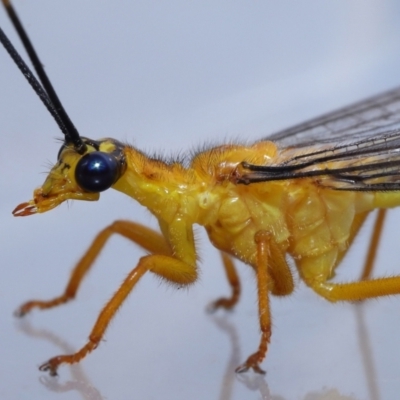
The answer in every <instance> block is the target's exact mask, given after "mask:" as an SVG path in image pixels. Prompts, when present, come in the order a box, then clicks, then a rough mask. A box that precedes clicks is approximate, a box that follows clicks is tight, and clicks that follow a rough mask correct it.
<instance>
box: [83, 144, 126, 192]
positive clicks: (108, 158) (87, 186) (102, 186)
mask: <svg viewBox="0 0 400 400" xmlns="http://www.w3.org/2000/svg"><path fill="white" fill-rule="evenodd" d="M118 173H119V168H118V162H117V160H116V159H115V158H114V157H113V156H112V155H111V154H107V153H103V152H101V151H93V152H92V153H88V154H85V155H84V156H83V157H82V158H81V159H80V160H79V162H78V164H77V165H76V169H75V179H76V182H77V183H78V185H79V186H80V187H81V188H82V189H84V190H86V191H87V192H103V191H104V190H107V189H108V188H109V187H111V185H112V184H113V183H114V182H115V181H116V179H117V177H118Z"/></svg>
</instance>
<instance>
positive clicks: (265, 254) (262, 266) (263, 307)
mask: <svg viewBox="0 0 400 400" xmlns="http://www.w3.org/2000/svg"><path fill="white" fill-rule="evenodd" d="M254 239H255V242H256V245H257V261H256V262H257V265H256V273H257V295H258V317H259V321H260V328H261V340H260V344H259V346H258V350H257V351H256V352H255V353H254V354H252V355H251V356H250V357H249V358H248V359H247V360H246V362H245V363H244V364H242V365H241V366H239V367H238V368H237V369H236V372H245V371H247V370H248V369H249V368H252V369H253V370H254V371H255V372H258V373H260V374H265V372H264V371H263V370H262V369H261V368H260V365H259V364H260V363H261V362H262V361H263V360H264V358H265V355H266V353H267V348H268V343H269V341H270V338H271V313H270V307H269V293H268V281H269V276H268V262H269V258H270V255H271V254H270V248H271V246H270V243H271V236H270V234H269V233H267V232H265V231H259V232H257V233H256V234H255V237H254Z"/></svg>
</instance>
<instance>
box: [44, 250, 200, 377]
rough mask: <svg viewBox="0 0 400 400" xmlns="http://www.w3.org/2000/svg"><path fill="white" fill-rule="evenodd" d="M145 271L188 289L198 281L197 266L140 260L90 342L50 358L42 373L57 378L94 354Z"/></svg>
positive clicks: (162, 258)
mask: <svg viewBox="0 0 400 400" xmlns="http://www.w3.org/2000/svg"><path fill="white" fill-rule="evenodd" d="M148 271H150V272H153V273H154V274H156V275H158V276H160V277H161V278H164V279H166V280H167V281H169V282H171V283H176V284H178V285H180V286H183V285H189V284H191V283H193V282H195V280H196V279H197V271H196V266H193V265H190V264H187V263H185V262H183V261H180V260H178V259H176V258H173V257H172V256H166V255H149V256H145V257H142V258H141V259H140V260H139V263H138V265H137V266H136V268H134V269H133V270H132V271H131V272H130V273H129V275H128V276H127V278H126V279H125V280H124V282H123V283H122V285H121V286H120V288H119V289H118V290H117V292H116V293H115V294H114V296H113V297H112V298H111V300H109V302H108V303H107V304H106V305H105V306H104V308H103V310H102V311H101V312H100V315H99V316H98V318H97V321H96V323H95V325H94V327H93V329H92V332H91V333H90V335H89V341H88V342H87V343H86V344H85V345H84V346H83V347H82V348H81V349H80V350H79V351H77V352H76V353H74V354H70V355H61V356H57V357H53V358H51V359H50V360H49V361H47V362H46V363H44V364H43V365H41V366H40V367H39V369H40V370H41V371H49V372H50V375H57V368H58V367H59V366H60V364H63V363H66V364H73V363H76V362H79V361H80V360H81V359H82V358H84V357H85V356H86V355H87V354H88V353H90V352H91V351H92V350H94V349H95V348H96V347H97V346H98V345H99V343H100V341H101V339H102V337H103V335H104V332H105V331H106V329H107V327H108V325H109V323H110V321H111V320H112V318H113V317H114V315H115V313H116V312H117V311H118V309H119V307H120V306H121V305H122V303H123V302H124V301H125V299H126V298H127V297H128V295H129V293H130V292H131V290H132V289H133V288H134V286H135V285H136V283H137V282H138V281H139V279H140V278H141V277H142V276H143V275H144V274H145V273H146V272H148Z"/></svg>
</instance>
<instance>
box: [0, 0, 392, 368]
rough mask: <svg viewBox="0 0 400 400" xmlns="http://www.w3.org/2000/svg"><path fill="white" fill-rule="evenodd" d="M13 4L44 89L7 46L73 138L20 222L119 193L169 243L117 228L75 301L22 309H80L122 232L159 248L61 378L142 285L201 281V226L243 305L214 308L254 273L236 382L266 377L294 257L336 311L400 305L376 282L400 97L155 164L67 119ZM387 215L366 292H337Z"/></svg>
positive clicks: (72, 287)
mask: <svg viewBox="0 0 400 400" xmlns="http://www.w3.org/2000/svg"><path fill="white" fill-rule="evenodd" d="M2 2H3V5H4V6H5V8H6V11H7V12H8V14H9V16H10V19H11V21H12V23H13V24H14V26H15V28H16V30H17V32H18V34H19V36H20V38H21V40H22V42H23V44H24V47H25V49H26V50H27V52H28V54H29V57H30V59H31V62H32V64H33V66H34V68H35V70H36V71H37V74H38V76H39V79H40V82H39V81H38V80H37V79H36V78H35V76H34V74H33V73H32V72H31V71H30V70H29V68H28V67H27V65H26V64H25V62H24V61H23V60H22V58H21V57H20V55H19V54H18V52H17V51H16V50H15V48H14V47H13V45H12V44H11V43H10V41H9V39H8V38H7V36H6V35H5V34H4V32H3V31H2V30H1V29H0V42H1V43H2V45H3V46H4V47H5V49H6V51H7V52H8V53H9V55H10V57H11V58H12V59H13V61H14V62H15V64H16V65H17V67H18V68H19V69H20V70H21V72H22V73H23V75H24V76H25V78H26V79H27V80H28V82H29V84H30V85H31V86H32V88H33V89H34V91H35V92H36V94H37V95H38V96H39V98H40V99H41V100H42V102H43V103H44V105H45V106H46V108H47V109H48V111H49V112H50V114H51V115H52V116H53V118H54V120H55V121H56V123H57V124H58V126H59V128H60V130H61V131H62V132H63V134H64V137H65V140H64V143H63V145H62V148H61V150H60V152H59V156H58V160H57V163H56V164H55V166H54V167H53V168H52V170H51V171H50V173H49V175H48V177H47V179H46V181H45V182H44V184H43V185H42V187H41V188H39V189H37V190H35V192H34V198H33V200H31V201H29V202H27V203H22V204H20V205H19V206H18V207H17V208H16V209H15V210H14V215H16V216H26V215H31V214H34V213H37V212H39V213H41V212H45V211H48V210H51V209H52V208H54V207H56V206H58V205H59V204H61V203H62V202H63V201H65V200H68V199H73V200H89V201H94V200H98V199H99V197H100V192H102V191H104V190H107V189H108V188H110V187H113V188H114V189H116V190H119V191H121V192H123V193H125V194H127V195H128V196H130V197H132V198H134V199H136V200H137V201H138V202H139V203H141V204H142V205H143V206H145V207H147V208H148V209H149V210H150V211H151V212H152V213H153V215H155V217H156V218H157V219H158V222H159V226H160V230H161V233H159V232H156V231H154V230H152V229H149V228H147V227H145V226H143V225H140V224H137V223H134V222H129V221H115V222H114V223H113V224H111V225H110V226H108V227H106V228H105V229H103V230H102V231H101V232H100V233H99V234H98V235H97V237H96V238H95V239H94V241H93V243H92V245H91V246H90V248H89V249H88V251H87V252H86V253H85V254H84V256H83V257H82V258H81V260H80V261H79V262H78V264H77V265H76V267H75V269H74V270H73V272H72V275H71V278H70V280H69V282H68V284H67V287H66V289H65V291H64V293H63V294H61V295H60V296H58V297H56V298H54V299H52V300H48V301H42V300H33V301H29V302H27V303H25V304H23V305H22V306H21V307H20V308H19V310H18V311H17V315H19V316H22V315H24V314H26V313H28V312H29V311H31V310H32V309H33V308H42V309H45V308H51V307H54V306H57V305H59V304H62V303H65V302H67V301H69V300H71V299H72V298H74V297H75V295H76V293H77V291H78V289H79V286H80V284H81V282H82V280H83V278H84V277H85V275H86V274H87V272H88V271H89V269H90V267H91V266H92V264H93V262H94V260H95V259H96V257H97V255H98V254H99V252H100V251H101V249H102V247H103V246H104V245H105V243H106V241H107V239H108V238H109V237H110V236H111V235H113V234H116V233H117V234H120V235H122V236H124V237H126V238H128V239H130V240H131V241H133V242H134V243H136V244H138V245H139V246H141V247H142V248H143V249H145V250H146V252H147V255H145V256H143V257H141V258H140V259H139V260H138V262H137V265H136V266H135V268H134V269H133V270H132V271H131V272H130V273H129V274H128V276H127V277H126V278H125V280H124V282H123V283H122V285H121V286H120V288H119V289H118V290H117V292H116V293H115V294H114V295H113V297H112V298H111V299H110V300H109V301H108V303H107V304H106V305H105V306H104V308H103V310H102V311H101V312H100V314H99V316H98V318H97V321H96V323H95V325H94V327H93V329H92V331H91V333H90V335H89V340H88V342H87V343H86V344H85V345H84V346H83V347H82V348H81V349H80V350H79V351H77V352H76V353H74V354H70V355H61V356H58V357H54V358H52V359H50V360H49V361H48V362H47V363H45V364H43V365H42V366H41V367H40V369H41V370H46V371H50V373H51V374H56V372H57V368H58V366H59V365H60V364H63V363H69V364H71V363H75V362H78V361H79V360H81V359H82V358H84V357H85V356H86V355H87V354H88V353H89V352H91V351H92V350H94V349H95V348H96V347H97V346H98V345H99V343H100V341H101V339H102V337H103V335H104V333H105V331H106V329H107V326H108V325H109V323H110V321H111V319H112V318H113V317H114V315H115V313H116V311H117V310H118V308H119V307H120V306H121V304H122V303H123V302H124V301H125V299H126V297H127V296H128V295H129V293H130V292H131V291H132V290H133V288H134V287H135V285H136V283H137V282H138V281H139V280H140V278H141V277H142V276H143V275H144V274H146V272H151V273H154V274H156V275H157V276H159V277H161V278H163V279H165V280H167V281H169V282H171V283H174V284H177V285H179V286H185V285H186V286H187V285H190V284H192V283H194V282H195V281H196V279H197V275H198V273H197V252H196V247H195V241H194V237H193V226H194V225H197V224H198V225H202V226H204V227H205V229H206V230H207V233H208V235H209V238H210V240H211V241H212V243H213V244H214V245H215V246H216V247H217V248H218V249H220V250H221V251H222V253H221V254H222V261H223V266H224V268H225V272H226V275H227V278H228V281H229V283H230V286H231V289H232V294H231V296H230V297H228V298H221V299H218V300H217V301H215V302H214V303H213V304H212V306H211V309H217V308H226V309H230V308H232V307H233V306H234V305H235V304H236V302H237V301H238V299H239V295H240V283H239V279H238V276H237V274H236V271H235V267H234V265H233V262H232V259H231V257H230V256H233V257H235V258H237V259H239V260H241V261H243V262H244V263H246V264H249V265H251V266H252V267H253V269H254V272H255V274H256V278H257V295H258V311H259V323H260V329H261V340H260V343H259V346H258V349H257V351H256V352H255V353H254V354H252V355H250V356H249V357H248V358H247V360H246V361H245V363H244V364H243V365H242V366H240V367H239V368H238V369H237V371H238V372H242V371H246V370H247V369H249V368H252V369H254V370H255V371H256V372H263V371H262V370H261V368H260V363H261V362H262V361H263V359H264V357H265V355H266V352H267V347H268V343H269V342H270V337H271V317H270V307H269V296H270V294H274V295H279V296H283V295H288V294H290V293H291V292H292V291H293V288H294V280H293V275H292V271H291V269H290V267H289V266H288V260H287V255H290V256H291V257H292V259H293V260H294V263H295V265H296V267H297V269H298V272H299V275H300V277H301V279H302V280H303V281H304V282H305V283H306V284H307V285H308V286H309V287H311V288H312V289H313V290H314V291H316V292H317V293H318V294H320V295H321V296H323V297H325V298H326V299H328V300H329V301H339V300H344V301H354V300H363V299H368V298H373V297H378V296H385V295H390V294H400V275H396V276H392V277H386V278H379V279H369V278H370V276H371V271H372V265H373V261H374V258H375V253H376V249H377V247H378V242H379V235H380V232H381V230H382V226H383V220H384V213H385V209H386V208H390V207H395V206H398V205H400V151H399V149H400V89H393V90H391V91H388V92H386V93H383V94H381V95H379V96H375V97H373V98H370V99H367V100H365V101H362V102H359V103H356V104H354V105H352V106H350V107H347V108H344V109H342V110H338V111H335V112H332V113H329V114H327V115H325V116H322V117H320V118H316V119H314V120H311V121H307V122H305V123H303V124H300V125H297V126H295V127H293V128H290V129H287V130H284V131H281V132H278V133H276V134H275V135H272V136H271V137H270V138H269V139H265V140H263V141H259V142H257V143H254V144H252V145H250V146H246V145H239V144H230V145H225V146H220V147H215V148H211V149H208V150H204V151H202V152H199V153H198V154H196V155H195V156H194V157H193V158H192V159H191V160H189V163H188V165H186V163H185V164H184V163H180V162H178V161H176V162H173V161H172V162H165V161H163V160H161V159H155V158H151V157H148V156H146V155H145V154H143V153H141V152H140V151H138V150H137V149H135V148H133V147H130V146H127V145H124V144H122V143H120V142H118V141H116V140H114V139H103V140H99V141H96V140H91V139H88V138H84V137H81V136H80V134H79V132H78V131H77V129H76V128H75V126H74V124H73V123H72V121H71V120H70V118H69V117H68V114H67V113H66V111H65V110H64V107H63V106H62V104H61V102H60V100H59V99H58V97H57V95H56V93H55V91H54V88H53V87H52V85H51V82H50V80H49V79H48V77H47V75H46V72H45V71H44V69H43V64H42V63H41V61H40V59H39V58H38V56H37V54H36V52H35V50H34V49H33V46H32V44H31V43H30V40H29V37H28V36H27V34H26V32H25V31H24V29H23V27H22V24H21V23H20V21H19V18H18V16H17V14H16V13H15V10H14V9H13V7H12V5H11V4H10V1H8V0H3V1H2ZM374 209H379V211H378V218H377V222H376V224H375V228H374V235H373V237H372V240H371V245H370V249H369V252H368V256H367V263H366V265H365V266H364V270H363V273H362V275H361V278H360V280H359V281H355V282H349V283H333V282H330V281H329V280H330V279H331V278H332V277H333V275H334V272H335V268H336V267H337V266H338V265H339V263H340V261H341V260H342V258H343V256H344V255H345V253H346V251H347V249H348V248H349V246H350V244H351V243H352V241H353V239H354V237H355V236H356V234H357V232H358V231H359V229H360V227H361V226H362V224H363V222H364V221H365V218H366V216H367V215H368V213H369V212H370V211H372V210H374Z"/></svg>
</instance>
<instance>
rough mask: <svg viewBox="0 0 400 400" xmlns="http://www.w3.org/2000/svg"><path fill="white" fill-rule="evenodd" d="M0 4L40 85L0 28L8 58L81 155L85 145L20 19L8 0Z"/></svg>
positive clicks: (66, 138) (66, 140) (0, 36)
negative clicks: (22, 46)
mask: <svg viewBox="0 0 400 400" xmlns="http://www.w3.org/2000/svg"><path fill="white" fill-rule="evenodd" d="M2 2H3V5H4V7H5V9H6V11H7V14H8V16H9V18H10V20H11V22H12V24H13V25H14V27H15V29H16V31H17V33H18V36H19V37H20V39H21V41H22V44H23V45H24V48H25V50H26V52H27V53H28V56H29V59H30V60H31V62H32V65H33V67H34V68H35V71H36V73H37V75H38V77H39V79H40V82H41V83H42V85H41V84H40V83H39V81H38V80H37V79H36V78H35V76H34V75H33V73H32V71H31V70H30V69H29V67H28V66H27V65H26V63H25V62H24V60H23V59H22V58H21V56H20V55H19V54H18V52H17V50H16V49H15V48H14V46H13V45H12V43H11V42H10V40H9V39H8V37H7V36H6V34H5V33H4V32H3V30H2V29H1V28H0V42H1V43H2V44H3V46H4V47H5V49H6V50H7V52H8V54H9V55H10V57H11V58H12V59H13V61H14V62H15V64H16V65H17V67H18V68H19V70H20V71H21V72H22V74H23V75H24V76H25V78H26V79H27V80H28V82H29V84H30V85H31V86H32V88H33V90H34V91H35V92H36V94H37V95H38V96H39V98H40V99H41V100H42V102H43V104H44V105H45V107H46V108H47V110H48V111H49V112H50V114H51V115H52V116H53V118H54V119H55V121H56V122H57V125H58V126H59V128H60V129H61V131H62V132H63V133H64V136H65V143H67V144H68V143H71V144H73V146H74V148H75V150H76V151H77V152H78V153H80V154H83V153H84V152H85V150H86V145H85V144H84V143H83V141H82V138H81V137H80V135H79V133H78V131H77V129H76V128H75V125H74V124H73V122H72V121H71V119H70V118H69V116H68V114H67V112H66V111H65V109H64V107H63V105H62V103H61V101H60V99H59V98H58V96H57V94H56V92H55V90H54V88H53V85H52V84H51V82H50V79H49V78H48V76H47V74H46V72H45V70H44V68H43V65H42V63H41V62H40V59H39V57H38V55H37V53H36V51H35V49H34V47H33V45H32V43H31V41H30V39H29V37H28V35H27V33H26V31H25V29H24V27H23V26H22V24H21V21H20V19H19V18H18V15H17V13H16V12H15V10H14V8H13V6H12V5H11V2H10V1H9V0H2Z"/></svg>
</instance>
